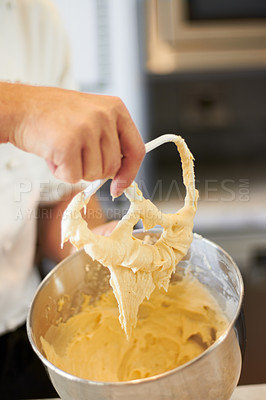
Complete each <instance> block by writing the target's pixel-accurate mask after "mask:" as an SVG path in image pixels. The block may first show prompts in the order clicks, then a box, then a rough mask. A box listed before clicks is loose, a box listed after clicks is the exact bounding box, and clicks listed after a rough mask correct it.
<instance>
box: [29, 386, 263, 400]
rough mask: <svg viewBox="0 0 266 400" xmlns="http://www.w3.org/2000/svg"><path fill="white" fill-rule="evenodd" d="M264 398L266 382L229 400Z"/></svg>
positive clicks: (237, 392) (240, 388)
mask: <svg viewBox="0 0 266 400" xmlns="http://www.w3.org/2000/svg"><path fill="white" fill-rule="evenodd" d="M265 399H266V383H265V384H261V385H247V386H238V387H237V388H236V390H235V391H234V393H233V396H232V397H231V400H265ZM36 400H37V399H36ZM43 400H45V399H43ZM47 400H48V399H47ZM50 400H59V399H50Z"/></svg>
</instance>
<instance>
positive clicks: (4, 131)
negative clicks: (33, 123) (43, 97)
mask: <svg viewBox="0 0 266 400" xmlns="http://www.w3.org/2000/svg"><path fill="white" fill-rule="evenodd" d="M22 101H23V98H22V93H21V90H20V85H19V84H12V83H6V82H0V143H7V142H9V141H12V138H13V137H14V136H15V134H16V130H17V128H18V126H19V124H20V121H21V120H22V109H21V103H22Z"/></svg>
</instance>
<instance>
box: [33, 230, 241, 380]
mask: <svg viewBox="0 0 266 400" xmlns="http://www.w3.org/2000/svg"><path fill="white" fill-rule="evenodd" d="M161 231H162V230H161V229H158V228H153V229H150V230H149V231H146V233H148V232H156V233H157V232H158V233H160V232H161ZM143 232H144V231H143V229H136V230H134V232H133V233H134V234H138V233H143ZM193 240H202V241H203V242H204V243H206V244H207V245H210V246H211V247H213V248H215V249H217V250H219V251H221V252H223V253H224V254H225V255H226V256H227V257H228V259H229V260H230V263H231V265H232V266H233V267H234V270H235V272H236V275H237V278H238V282H239V289H240V291H239V301H238V305H237V309H236V312H235V315H234V317H233V318H232V320H231V321H230V323H229V324H228V326H227V328H226V329H225V330H224V332H223V334H222V335H221V336H220V337H219V338H218V339H217V340H216V341H215V342H214V343H213V344H212V345H211V346H209V347H208V348H207V349H206V350H204V351H203V352H202V353H201V354H199V355H198V356H197V357H195V358H193V359H192V360H190V361H188V362H186V363H185V364H182V365H180V366H178V367H176V368H173V369H171V370H168V371H165V372H162V373H160V374H157V375H154V376H150V377H147V378H141V379H134V380H128V381H122V382H109V381H93V380H89V379H84V378H80V377H78V376H75V375H72V374H70V373H68V372H66V371H64V370H62V369H60V368H59V367H57V366H55V365H54V364H52V363H51V362H50V361H48V360H47V358H46V357H45V356H44V355H43V354H42V353H41V352H40V350H39V349H38V347H37V345H36V343H35V341H34V338H33V332H32V328H31V320H32V311H33V308H34V304H35V302H36V300H37V297H38V294H39V292H40V290H41V289H42V287H44V286H45V285H46V283H47V281H49V279H50V277H51V276H52V275H53V274H54V273H55V272H56V271H57V270H58V269H60V268H61V266H62V264H63V263H64V262H65V260H66V259H67V260H71V259H72V258H75V257H77V256H78V255H79V254H81V253H83V252H84V253H85V254H86V252H85V250H84V249H80V250H78V251H77V252H76V253H74V254H72V255H70V256H68V257H66V258H65V259H64V260H62V261H60V263H58V264H57V265H56V266H55V267H54V268H53V269H52V270H51V271H50V272H49V273H48V274H47V275H46V277H45V278H44V279H43V280H42V281H41V283H40V284H39V286H38V288H37V290H36V292H35V294H34V297H33V299H32V301H31V304H30V308H29V312H28V315H27V321H26V328H27V335H28V339H29V341H30V344H31V346H32V348H33V350H34V351H35V353H36V354H37V356H38V357H39V358H40V360H41V361H42V362H43V364H44V365H45V366H46V367H47V368H48V370H49V369H50V370H52V371H54V372H56V373H57V374H59V375H61V376H63V377H65V378H67V379H68V380H71V381H76V382H78V383H82V384H85V385H94V386H112V387H113V386H119V387H120V386H125V385H127V386H128V385H136V384H147V383H148V382H152V381H154V380H159V379H163V378H166V377H168V376H170V375H172V374H175V373H176V372H177V371H181V370H185V369H186V368H188V367H189V366H190V365H191V364H194V363H196V362H197V361H198V360H200V359H201V358H203V357H205V356H207V355H208V354H209V353H211V352H212V351H214V350H215V349H216V348H217V347H218V346H219V345H220V344H221V343H222V342H223V341H224V340H225V339H226V337H227V336H228V335H229V333H230V331H231V330H232V329H233V327H234V324H235V322H236V320H237V318H238V316H239V314H240V311H241V307H242V304H243V298H244V282H243V278H242V275H241V272H240V270H239V268H238V266H237V264H236V263H235V261H234V260H233V258H232V257H231V256H230V255H229V254H228V253H227V252H226V251H225V250H224V249H223V248H222V247H221V246H219V245H218V244H216V243H214V242H212V241H211V240H209V239H206V238H204V237H202V236H201V235H199V234H197V233H193Z"/></svg>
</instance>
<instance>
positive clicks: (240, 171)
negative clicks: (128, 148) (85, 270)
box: [53, 0, 266, 384]
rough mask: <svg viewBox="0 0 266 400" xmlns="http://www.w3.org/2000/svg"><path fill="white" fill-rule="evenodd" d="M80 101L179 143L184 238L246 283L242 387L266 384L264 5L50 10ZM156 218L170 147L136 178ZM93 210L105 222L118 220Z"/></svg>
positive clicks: (119, 210)
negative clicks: (120, 106) (223, 254)
mask: <svg viewBox="0 0 266 400" xmlns="http://www.w3.org/2000/svg"><path fill="white" fill-rule="evenodd" d="M53 2H54V3H55V4H56V6H57V7H58V8H59V10H60V12H61V14H62V17H63V20H64V22H65V24H66V27H67V30H68V33H69V38H70V41H71V49H72V57H73V72H74V75H75V78H76V82H77V87H78V88H79V90H81V91H85V92H96V93H105V94H113V95H116V96H119V97H121V98H122V99H123V100H124V102H125V103H126V105H127V107H128V109H129V111H130V113H131V115H132V117H133V119H134V121H135V123H136V125H137V127H138V128H139V130H140V132H141V134H142V136H143V139H144V141H148V140H151V139H153V138H154V137H156V136H158V135H161V134H164V133H177V134H180V135H182V136H183V137H184V138H185V140H186V142H187V144H188V146H189V147H190V149H191V151H192V153H193V155H194V157H195V173H196V179H197V187H198V189H199V191H200V200H199V207H198V211H197V216H196V220H195V229H194V230H195V232H197V233H199V234H201V235H203V236H205V237H207V238H209V239H211V240H213V241H215V242H216V243H218V244H220V245H221V246H222V247H223V248H224V249H225V250H227V251H228V252H229V253H230V255H231V256H232V257H233V258H234V260H235V261H236V262H237V264H238V266H239V267H240V269H241V272H242V274H243V277H244V281H245V301H244V311H245V317H246V329H247V345H246V352H245V359H244V365H243V371H242V376H241V379H240V383H241V384H250V383H265V382H266V311H265V309H266V156H265V155H266V3H265V1H263V0H234V2H231V1H229V0H224V1H223V2H217V1H213V0H191V1H187V0H127V1H124V0H79V1H78V2H77V1H75V0H67V1H65V0H53ZM138 182H139V184H140V186H141V188H142V190H143V193H144V195H145V197H149V198H150V199H152V200H153V201H154V202H155V203H156V204H157V205H158V207H160V208H161V209H162V210H163V211H165V212H175V211H176V210H177V209H178V208H180V207H181V205H182V201H183V200H182V199H183V195H184V189H183V187H182V179H181V169H180V166H179V160H178V155H177V153H176V150H175V148H174V146H173V145H171V144H167V145H164V147H160V148H159V149H157V150H155V151H153V152H152V153H151V154H149V155H148V156H147V157H146V159H145V161H144V163H143V166H142V169H141V171H140V173H139V176H138ZM100 198H101V201H102V204H103V207H104V208H105V210H106V214H107V216H108V217H109V218H113V217H114V218H120V217H121V215H122V214H124V213H125V212H126V210H127V207H128V203H127V202H126V201H125V199H122V200H118V201H115V202H114V203H112V202H111V201H110V199H109V196H108V187H105V188H103V189H102V190H101V192H100Z"/></svg>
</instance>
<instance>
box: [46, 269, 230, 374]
mask: <svg viewBox="0 0 266 400" xmlns="http://www.w3.org/2000/svg"><path fill="white" fill-rule="evenodd" d="M227 325H228V321H227V319H226V317H225V316H224V314H223V312H222V310H221V309H220V307H219V305H218V304H217V302H216V300H215V299H214V298H213V297H212V295H211V294H210V293H209V291H208V290H207V289H206V287H205V286H203V285H202V284H201V283H200V282H199V281H198V280H197V279H196V278H194V277H192V276H190V275H189V274H187V275H186V276H184V277H183V278H182V279H181V280H180V281H177V282H174V283H171V284H170V285H169V287H168V292H165V290H163V289H160V290H159V289H155V290H154V292H153V293H152V295H151V297H150V299H149V301H148V300H144V302H143V303H142V304H141V306H140V308H139V313H138V321H137V325H136V327H135V329H133V330H132V334H131V336H130V338H129V339H127V338H126V335H125V332H124V331H123V330H122V328H121V325H120V323H119V319H118V307H117V302H116V298H115V296H114V294H113V291H112V290H111V289H110V290H109V291H108V292H107V293H105V294H103V295H102V297H101V298H100V300H99V301H98V302H96V303H95V304H89V298H86V299H85V301H84V305H83V307H82V310H81V311H80V312H79V313H78V314H76V315H74V316H72V317H71V318H69V319H68V320H67V322H64V323H63V322H61V323H59V324H58V325H57V326H51V327H50V328H49V329H48V331H47V333H46V335H45V337H44V338H41V342H42V346H43V350H44V352H45V355H46V357H47V359H48V360H49V361H50V362H51V363H53V364H54V365H56V366H57V367H58V368H60V369H62V370H64V371H66V372H68V373H70V374H72V375H75V376H78V377H80V378H84V379H89V380H94V381H102V382H121V381H128V380H135V379H140V378H147V377H150V376H154V375H157V374H160V373H163V372H166V371H168V370H171V369H173V368H175V367H178V366H180V365H182V364H184V363H186V362H188V361H190V360H192V359H193V358H195V357H197V356H198V355H200V354H201V353H202V352H203V351H204V350H206V349H207V348H208V347H209V346H210V345H212V344H213V343H214V342H215V340H216V339H217V338H218V337H219V336H220V335H221V334H222V333H223V332H224V330H225V329H226V327H227Z"/></svg>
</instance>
